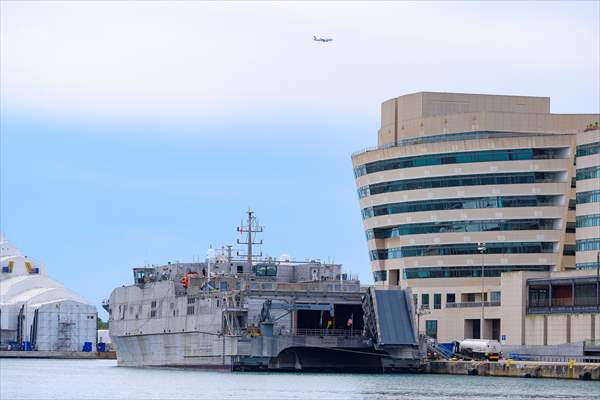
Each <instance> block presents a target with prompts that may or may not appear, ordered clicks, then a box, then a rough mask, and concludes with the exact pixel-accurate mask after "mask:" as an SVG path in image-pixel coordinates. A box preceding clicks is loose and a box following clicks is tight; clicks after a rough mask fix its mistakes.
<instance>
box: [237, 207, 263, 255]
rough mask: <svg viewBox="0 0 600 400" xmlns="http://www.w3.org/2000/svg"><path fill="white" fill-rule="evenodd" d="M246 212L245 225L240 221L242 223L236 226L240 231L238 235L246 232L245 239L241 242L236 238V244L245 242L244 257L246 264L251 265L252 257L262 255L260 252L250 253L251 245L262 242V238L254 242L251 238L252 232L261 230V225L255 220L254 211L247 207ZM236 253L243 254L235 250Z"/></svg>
mask: <svg viewBox="0 0 600 400" xmlns="http://www.w3.org/2000/svg"><path fill="white" fill-rule="evenodd" d="M246 213H247V214H248V221H247V222H246V226H244V222H243V221H242V223H241V224H240V226H238V228H237V231H238V232H239V233H240V235H243V234H244V233H247V236H246V241H245V242H242V241H240V240H239V239H238V240H237V244H245V245H247V246H248V249H247V251H246V254H245V256H246V258H247V260H248V261H247V262H248V265H249V266H250V267H252V260H253V258H255V257H262V252H261V253H260V254H258V255H253V254H252V247H253V246H254V245H261V244H263V241H262V240H260V241H258V242H254V241H253V239H252V234H253V233H260V232H262V231H263V227H262V226H260V225H258V221H257V220H256V217H255V216H254V212H253V211H252V210H250V209H249V210H248V211H247V212H246ZM237 255H238V256H241V257H243V256H244V254H240V252H239V251H238V252H237Z"/></svg>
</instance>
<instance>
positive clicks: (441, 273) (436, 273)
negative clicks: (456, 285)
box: [403, 265, 551, 279]
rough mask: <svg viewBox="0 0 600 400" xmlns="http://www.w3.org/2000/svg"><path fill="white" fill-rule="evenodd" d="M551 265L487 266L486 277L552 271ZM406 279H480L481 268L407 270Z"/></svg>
mask: <svg viewBox="0 0 600 400" xmlns="http://www.w3.org/2000/svg"><path fill="white" fill-rule="evenodd" d="M550 270H551V266H550V265H486V266H485V268H484V273H485V276H486V277H499V276H500V274H501V273H502V272H512V271H550ZM403 277H404V279H431V278H480V277H481V267H480V266H461V267H437V266H436V267H421V268H405V269H404V270H403Z"/></svg>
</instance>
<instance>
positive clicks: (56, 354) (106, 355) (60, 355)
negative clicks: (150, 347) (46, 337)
mask: <svg viewBox="0 0 600 400" xmlns="http://www.w3.org/2000/svg"><path fill="white" fill-rule="evenodd" d="M2 358H49V359H56V360H116V359H117V353H116V352H114V351H105V352H92V351H6V350H3V351H0V359H2Z"/></svg>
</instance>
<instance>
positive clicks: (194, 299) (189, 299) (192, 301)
mask: <svg viewBox="0 0 600 400" xmlns="http://www.w3.org/2000/svg"><path fill="white" fill-rule="evenodd" d="M195 302H196V298H195V297H188V304H194V303H195ZM171 304H172V303H171Z"/></svg>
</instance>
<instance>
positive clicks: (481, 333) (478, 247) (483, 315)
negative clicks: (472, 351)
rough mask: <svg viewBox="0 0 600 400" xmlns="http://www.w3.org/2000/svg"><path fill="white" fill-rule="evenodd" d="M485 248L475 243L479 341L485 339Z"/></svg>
mask: <svg viewBox="0 0 600 400" xmlns="http://www.w3.org/2000/svg"><path fill="white" fill-rule="evenodd" d="M486 250H487V247H486V245H485V242H478V243H477V251H479V252H480V253H481V326H480V327H479V331H480V333H479V336H480V337H481V339H485V336H484V327H485V297H484V296H485V258H484V257H485V251H486Z"/></svg>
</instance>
